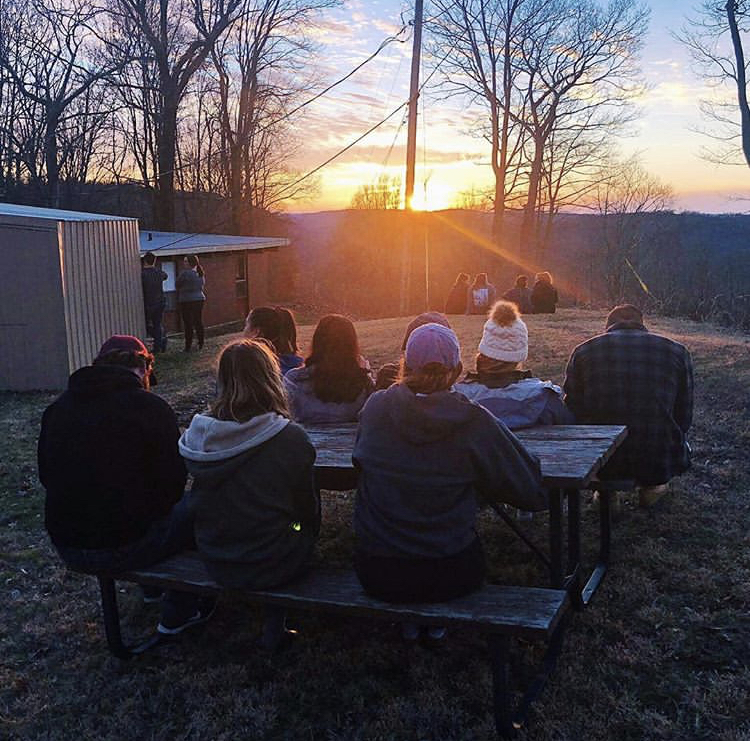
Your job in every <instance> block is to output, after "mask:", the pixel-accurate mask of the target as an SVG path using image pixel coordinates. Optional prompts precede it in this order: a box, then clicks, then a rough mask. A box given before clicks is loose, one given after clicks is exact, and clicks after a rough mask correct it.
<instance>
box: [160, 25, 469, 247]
mask: <svg viewBox="0 0 750 741" xmlns="http://www.w3.org/2000/svg"><path fill="white" fill-rule="evenodd" d="M405 27H406V26H404V27H402V30H403V28H405ZM389 38H393V37H389ZM457 44H458V41H455V42H454V43H453V45H452V46H451V48H450V49H448V51H447V52H446V53H445V54H444V55H443V56H442V57H441V59H440V61H439V62H438V63H437V64H436V65H435V67H434V68H433V70H432V71H431V72H430V74H429V75H428V76H427V78H426V79H425V80H424V82H422V84H421V85H420V86H419V89H418V92H417V97H418V96H419V95H420V94H421V92H422V90H423V89H424V88H425V87H426V86H427V84H428V83H429V82H430V80H431V79H432V78H433V77H434V76H435V74H436V73H437V71H438V70H439V69H440V67H441V66H442V64H443V62H445V60H446V59H447V58H448V57H449V56H450V54H451V53H452V52H453V50H454V49H455V48H456V45H457ZM381 47H382V44H381ZM361 66H362V65H360V67H361ZM348 76H349V77H350V76H351V75H348ZM331 87H332V86H331ZM328 89H330V87H329V88H328ZM408 105H409V99H407V100H405V101H404V102H403V103H401V104H400V105H399V106H398V107H396V108H394V109H393V110H392V111H391V112H390V113H389V114H388V115H387V116H386V117H385V118H383V119H381V120H380V121H378V123H376V124H374V125H373V126H371V127H370V128H369V129H367V131H365V132H364V133H363V134H360V135H359V136H358V137H357V138H356V139H354V140H353V141H352V142H350V143H349V144H347V145H346V146H345V147H343V148H342V149H340V150H338V151H337V152H336V153H335V154H334V155H332V156H331V157H329V158H328V159H326V160H325V161H324V162H322V163H321V164H319V165H317V166H316V167H314V168H313V169H312V170H310V171H309V172H307V173H305V174H304V175H302V176H301V177H299V178H297V180H295V181H294V182H293V183H290V184H289V185H287V186H286V187H285V188H283V189H282V190H281V192H280V194H279V195H282V196H283V194H284V193H287V192H289V191H291V190H293V189H294V188H296V187H297V185H299V184H300V183H302V182H304V181H305V180H307V179H308V178H310V177H312V176H313V175H314V174H315V173H317V172H319V171H320V170H322V169H323V168H324V167H326V166H327V165H329V164H330V163H331V162H333V161H334V160H336V159H338V158H339V157H340V156H341V155H342V154H345V153H346V152H348V151H349V150H350V149H351V148H352V147H354V146H356V145H357V144H359V142H361V141H362V140H363V139H365V138H366V137H367V136H369V135H370V134H371V133H372V132H373V131H375V130H376V129H378V128H380V127H381V126H382V125H383V124H384V123H386V122H387V121H389V120H390V119H391V118H393V116H394V115H396V113H398V112H399V111H400V110H402V109H403V108H405V107H406V106H408ZM402 126H403V123H402ZM400 128H401V127H399V129H400ZM394 142H395V140H394ZM391 149H392V147H391ZM229 218H230V217H225V218H223V219H222V220H221V221H219V222H218V223H216V224H214V225H212V226H211V227H210V230H213V229H215V228H217V227H219V226H221V225H223V224H225V223H227V222H228V221H229ZM201 233H203V232H195V233H192V234H186V235H183V236H182V237H179V238H178V239H175V240H174V241H173V242H169V243H167V244H166V245H163V246H162V247H161V248H160V249H162V250H163V249H166V248H167V247H171V246H173V245H175V244H178V243H179V242H182V241H185V240H187V239H191V238H192V237H195V236H197V235H198V234H201Z"/></svg>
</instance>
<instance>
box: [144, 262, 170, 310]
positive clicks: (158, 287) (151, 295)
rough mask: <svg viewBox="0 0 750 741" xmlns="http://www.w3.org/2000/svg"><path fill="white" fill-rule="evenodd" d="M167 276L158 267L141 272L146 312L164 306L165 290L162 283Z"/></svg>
mask: <svg viewBox="0 0 750 741" xmlns="http://www.w3.org/2000/svg"><path fill="white" fill-rule="evenodd" d="M166 279H167V274H166V273H165V272H164V271H163V270H159V268H156V267H150V268H143V270H141V285H142V286H143V305H144V306H145V307H146V310H147V311H148V310H149V309H157V308H159V307H160V306H163V305H164V288H163V286H162V283H163V282H164V281H165V280H166Z"/></svg>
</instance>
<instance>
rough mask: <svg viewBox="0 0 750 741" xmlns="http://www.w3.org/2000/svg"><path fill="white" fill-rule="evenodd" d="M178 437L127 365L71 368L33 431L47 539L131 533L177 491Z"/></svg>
mask: <svg viewBox="0 0 750 741" xmlns="http://www.w3.org/2000/svg"><path fill="white" fill-rule="evenodd" d="M178 438H179V430H178V427H177V420H176V419H175V415H174V412H173V411H172V410H171V408H170V407H169V405H168V404H167V402H165V401H164V400H163V399H161V398H159V397H158V396H156V395H155V394H152V393H149V392H148V391H146V390H145V389H144V388H143V386H142V385H141V382H140V379H139V378H138V377H137V376H136V375H135V374H134V373H132V372H131V371H129V370H128V369H127V368H122V367H119V366H112V365H96V366H88V367H86V368H81V369H80V370H78V371H76V372H75V373H74V374H73V375H72V376H71V377H70V380H69V382H68V390H67V391H65V392H64V393H63V394H62V395H61V396H60V397H59V398H58V399H57V400H56V401H54V402H53V403H52V404H51V405H50V406H49V407H47V409H46V411H45V412H44V415H43V417H42V429H41V433H40V435H39V445H38V461H39V478H40V480H41V482H42V484H43V485H44V488H45V489H46V490H47V499H46V503H45V524H46V526H47V530H48V532H49V534H50V537H51V538H52V542H53V543H55V545H59V546H67V547H70V548H87V549H99V550H101V549H108V548H117V547H119V546H122V545H126V544H128V543H133V542H135V541H137V540H138V539H139V538H140V537H141V536H143V535H144V534H145V532H146V530H147V529H148V527H149V525H150V524H151V523H152V522H154V521H156V520H158V519H160V518H162V517H164V516H165V515H167V514H168V513H169V511H170V510H171V509H172V506H173V505H174V504H175V502H177V501H178V500H179V499H180V497H181V496H182V493H183V490H184V487H185V479H186V472H185V465H184V463H183V462H182V458H181V457H180V455H179V453H178V451H177V440H178Z"/></svg>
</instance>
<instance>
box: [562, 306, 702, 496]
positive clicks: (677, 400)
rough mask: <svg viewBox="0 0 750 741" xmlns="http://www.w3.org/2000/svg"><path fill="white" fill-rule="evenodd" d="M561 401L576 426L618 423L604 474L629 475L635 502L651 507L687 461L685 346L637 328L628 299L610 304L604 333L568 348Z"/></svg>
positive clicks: (688, 369)
mask: <svg viewBox="0 0 750 741" xmlns="http://www.w3.org/2000/svg"><path fill="white" fill-rule="evenodd" d="M563 389H564V391H565V403H566V404H567V405H568V407H569V408H570V410H571V411H572V412H573V414H574V415H575V416H576V420H577V421H578V422H579V423H580V424H622V425H627V427H628V437H627V439H626V440H625V442H624V443H623V445H622V446H621V447H620V448H618V450H617V451H616V452H615V454H614V455H613V456H612V459H611V460H610V461H609V462H608V463H607V465H606V466H605V467H604V469H603V471H602V473H601V478H603V479H621V478H627V479H634V480H635V481H636V483H637V484H638V485H639V487H641V491H640V493H641V504H642V505H650V504H653V503H654V502H655V501H656V500H657V499H658V498H659V496H660V495H661V494H662V493H664V491H666V486H665V485H666V484H667V482H668V481H669V480H670V479H671V478H672V477H674V476H677V475H678V474H681V473H683V472H684V471H686V470H687V469H688V468H689V466H690V446H689V445H688V442H687V432H688V430H689V429H690V424H691V422H692V418H693V365H692V360H691V358H690V352H689V351H688V349H687V348H686V347H684V346H683V345H681V344H679V343H678V342H674V341H673V340H670V339H668V338H667V337H662V336H661V335H658V334H655V333H653V332H649V331H648V330H647V329H646V327H645V326H644V325H643V314H642V313H641V311H640V310H639V309H637V308H636V307H635V306H632V305H631V304H623V305H620V306H616V307H615V308H614V309H612V311H611V312H610V313H609V316H608V317H607V324H606V331H605V332H604V334H601V335H598V336H596V337H593V338H591V339H590V340H587V341H586V342H584V343H582V344H581V345H579V346H578V347H576V348H575V350H573V353H572V354H571V356H570V360H569V361H568V367H567V369H566V373H565V383H564V385H563Z"/></svg>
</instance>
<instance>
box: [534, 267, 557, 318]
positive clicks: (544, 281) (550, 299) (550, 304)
mask: <svg viewBox="0 0 750 741" xmlns="http://www.w3.org/2000/svg"><path fill="white" fill-rule="evenodd" d="M558 300H559V299H558V296H557V289H556V288H555V287H554V286H553V285H552V276H551V275H550V274H549V273H548V272H547V271H546V270H545V271H544V272H543V273H537V274H536V282H535V283H534V287H533V288H532V289H531V306H532V309H533V311H534V313H535V314H554V313H555V308H556V307H557V302H558Z"/></svg>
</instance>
